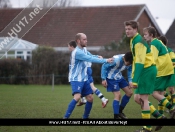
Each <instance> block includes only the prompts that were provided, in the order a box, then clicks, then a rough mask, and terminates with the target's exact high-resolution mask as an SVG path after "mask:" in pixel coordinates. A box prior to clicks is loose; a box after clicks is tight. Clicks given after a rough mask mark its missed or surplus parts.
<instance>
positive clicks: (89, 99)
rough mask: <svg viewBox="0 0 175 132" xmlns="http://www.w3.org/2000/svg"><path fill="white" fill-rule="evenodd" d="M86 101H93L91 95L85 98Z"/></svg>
mask: <svg viewBox="0 0 175 132" xmlns="http://www.w3.org/2000/svg"><path fill="white" fill-rule="evenodd" d="M86 99H87V101H88V102H93V100H94V98H93V96H92V94H90V95H88V96H86Z"/></svg>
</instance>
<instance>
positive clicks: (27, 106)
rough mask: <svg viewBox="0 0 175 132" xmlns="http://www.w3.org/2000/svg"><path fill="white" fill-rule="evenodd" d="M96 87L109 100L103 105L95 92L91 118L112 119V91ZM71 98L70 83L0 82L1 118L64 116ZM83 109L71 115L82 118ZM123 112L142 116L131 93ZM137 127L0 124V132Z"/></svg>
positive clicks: (125, 131) (129, 130) (129, 131)
mask: <svg viewBox="0 0 175 132" xmlns="http://www.w3.org/2000/svg"><path fill="white" fill-rule="evenodd" d="M96 87H98V88H99V89H100V91H101V92H102V93H103V94H104V95H105V97H106V98H108V99H109V100H110V101H109V103H108V105H107V107H106V108H102V106H101V100H100V99H99V98H98V97H97V96H96V95H94V103H93V108H92V111H91V114H90V118H113V109H112V101H113V94H112V93H107V92H106V89H105V88H103V87H102V86H101V85H96ZM122 94H123V92H122ZM71 99H72V96H71V88H70V86H69V85H57V86H55V87H54V89H52V87H51V86H48V85H0V109H1V110H0V118H63V116H64V114H65V111H66V109H67V106H68V104H69V102H70V101H71ZM150 101H151V102H152V103H153V104H154V105H155V106H156V107H157V101H156V100H155V99H153V97H151V96H150ZM83 111H84V107H83V106H82V107H76V108H75V109H74V111H73V113H72V115H71V117H70V118H81V117H82V114H83ZM124 112H125V114H126V115H127V116H128V118H141V109H140V106H139V105H137V104H136V103H135V102H134V100H133V96H132V98H131V99H130V102H129V103H128V105H127V107H126V108H125V110H124ZM166 115H167V114H166ZM167 116H168V115H167ZM139 128H141V126H90V127H89V126H0V132H77V131H78V132H114V131H117V132H133V131H134V130H137V129H139ZM154 128H155V127H154V126H153V129H154ZM164 131H166V132H174V131H175V127H174V126H171V127H168V126H165V127H163V128H162V130H160V131H159V132H164Z"/></svg>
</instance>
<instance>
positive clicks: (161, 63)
mask: <svg viewBox="0 0 175 132" xmlns="http://www.w3.org/2000/svg"><path fill="white" fill-rule="evenodd" d="M143 33H144V38H145V40H146V41H148V42H150V44H151V52H152V53H153V55H154V60H155V62H156V67H157V70H158V72H157V76H156V82H155V89H154V92H153V97H154V98H156V99H157V100H158V101H159V102H160V106H161V105H162V106H165V107H166V108H168V109H169V110H170V114H171V118H174V117H175V107H174V106H172V105H171V103H170V102H169V101H168V100H167V99H166V98H165V97H164V91H165V90H166V88H167V87H170V86H174V85H175V75H174V67H173V63H172V61H171V58H170V55H169V53H168V49H167V48H166V46H165V45H164V44H163V43H162V41H160V40H158V39H157V38H156V35H157V33H156V30H155V28H154V27H146V28H144V29H143Z"/></svg>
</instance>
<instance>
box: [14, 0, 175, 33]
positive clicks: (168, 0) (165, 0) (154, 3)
mask: <svg viewBox="0 0 175 132" xmlns="http://www.w3.org/2000/svg"><path fill="white" fill-rule="evenodd" d="M79 1H80V4H81V6H108V5H113V6H114V5H131V4H146V5H147V7H148V9H149V10H150V12H151V14H152V15H153V17H154V18H155V20H156V22H157V24H158V25H159V27H160V29H161V30H162V32H163V33H166V31H167V30H168V28H169V27H170V25H171V24H172V22H173V20H174V19H175V0H79ZM30 2H31V0H11V3H12V6H13V7H26V6H27V5H28V4H29V3H30Z"/></svg>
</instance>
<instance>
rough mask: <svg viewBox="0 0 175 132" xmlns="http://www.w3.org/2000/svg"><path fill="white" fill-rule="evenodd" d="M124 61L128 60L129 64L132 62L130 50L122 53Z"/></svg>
mask: <svg viewBox="0 0 175 132" xmlns="http://www.w3.org/2000/svg"><path fill="white" fill-rule="evenodd" d="M124 58H125V61H127V62H129V63H130V64H132V62H133V55H132V52H126V53H125V55H124Z"/></svg>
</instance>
